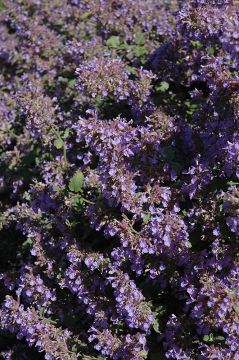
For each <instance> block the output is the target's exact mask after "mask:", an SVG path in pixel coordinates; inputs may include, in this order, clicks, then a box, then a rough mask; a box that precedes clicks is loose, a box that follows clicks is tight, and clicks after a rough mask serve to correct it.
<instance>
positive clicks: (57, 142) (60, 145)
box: [54, 138, 64, 150]
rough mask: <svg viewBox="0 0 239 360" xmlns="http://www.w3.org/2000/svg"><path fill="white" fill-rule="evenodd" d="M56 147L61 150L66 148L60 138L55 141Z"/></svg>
mask: <svg viewBox="0 0 239 360" xmlns="http://www.w3.org/2000/svg"><path fill="white" fill-rule="evenodd" d="M54 146H55V147H56V148H57V149H58V150H59V149H62V148H63V146H64V142H63V140H62V139H61V138H58V139H56V140H55V141H54Z"/></svg>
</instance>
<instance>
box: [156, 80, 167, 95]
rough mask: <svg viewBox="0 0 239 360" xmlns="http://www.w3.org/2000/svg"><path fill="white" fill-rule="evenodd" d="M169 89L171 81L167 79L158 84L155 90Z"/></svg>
mask: <svg viewBox="0 0 239 360" xmlns="http://www.w3.org/2000/svg"><path fill="white" fill-rule="evenodd" d="M168 89H169V83H168V82H167V81H161V83H160V84H159V85H158V86H156V88H155V90H156V91H160V92H165V91H167V90H168Z"/></svg>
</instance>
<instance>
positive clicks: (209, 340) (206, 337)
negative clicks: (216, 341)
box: [203, 334, 213, 343]
mask: <svg viewBox="0 0 239 360" xmlns="http://www.w3.org/2000/svg"><path fill="white" fill-rule="evenodd" d="M203 341H204V342H205V343H212V342H213V334H209V335H204V336H203Z"/></svg>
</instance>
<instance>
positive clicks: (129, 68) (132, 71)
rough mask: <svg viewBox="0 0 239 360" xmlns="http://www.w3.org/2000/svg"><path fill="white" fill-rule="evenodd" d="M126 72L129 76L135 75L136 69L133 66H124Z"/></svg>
mask: <svg viewBox="0 0 239 360" xmlns="http://www.w3.org/2000/svg"><path fill="white" fill-rule="evenodd" d="M126 70H127V71H129V72H130V74H133V75H135V74H136V69H135V67H133V66H130V65H126Z"/></svg>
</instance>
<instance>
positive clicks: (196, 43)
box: [190, 40, 203, 49]
mask: <svg viewBox="0 0 239 360" xmlns="http://www.w3.org/2000/svg"><path fill="white" fill-rule="evenodd" d="M190 43H191V45H192V46H193V47H194V48H196V49H201V48H202V47H203V45H202V44H201V43H200V41H198V40H196V41H193V40H191V41H190Z"/></svg>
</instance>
